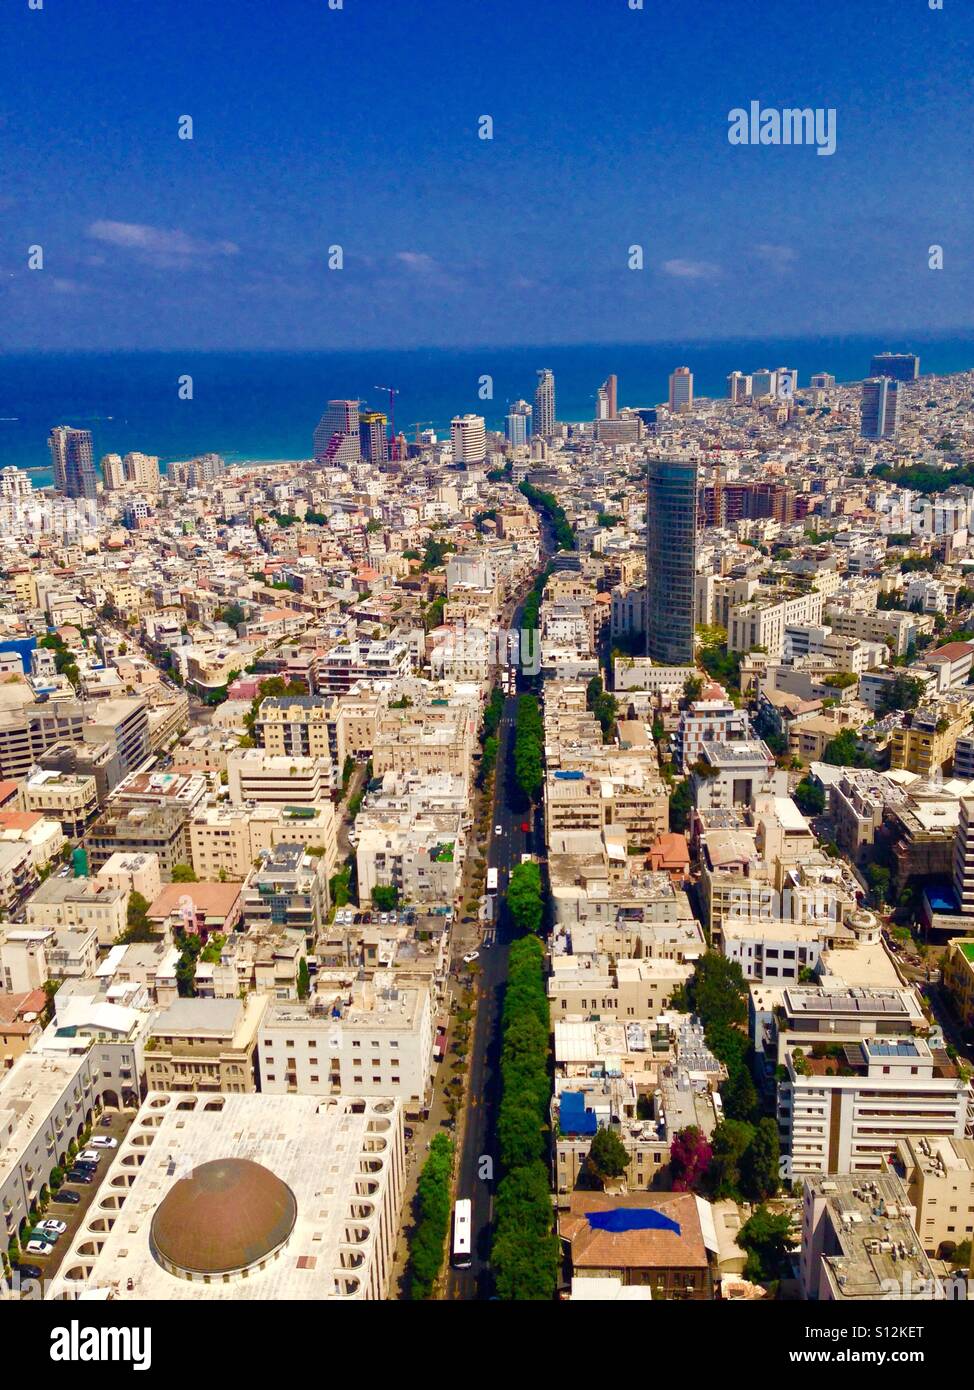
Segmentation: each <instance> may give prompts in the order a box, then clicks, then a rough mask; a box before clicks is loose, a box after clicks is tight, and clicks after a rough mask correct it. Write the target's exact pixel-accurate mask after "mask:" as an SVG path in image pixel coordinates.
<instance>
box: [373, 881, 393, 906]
mask: <svg viewBox="0 0 974 1390" xmlns="http://www.w3.org/2000/svg"><path fill="white" fill-rule="evenodd" d="M372 904H373V906H374V907H377V908H378V909H379V911H380V912H394V911H395V909H396V908H397V907H398V906H399V889H398V888H396V887H395V885H394V884H385V883H377V884H376V885H375V887H374V888H373V889H372Z"/></svg>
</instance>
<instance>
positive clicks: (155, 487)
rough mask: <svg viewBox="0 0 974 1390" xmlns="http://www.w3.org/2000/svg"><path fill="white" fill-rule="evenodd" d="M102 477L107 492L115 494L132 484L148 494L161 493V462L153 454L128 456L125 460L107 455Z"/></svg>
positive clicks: (103, 460)
mask: <svg viewBox="0 0 974 1390" xmlns="http://www.w3.org/2000/svg"><path fill="white" fill-rule="evenodd" d="M101 475H102V479H103V481H104V484H105V491H106V492H115V491H117V490H118V489H119V488H123V487H125V486H126V485H127V484H130V483H131V484H133V485H134V486H135V487H139V488H142V489H143V490H144V491H146V492H158V491H159V460H158V458H156V457H155V456H154V455H151V454H139V453H133V454H126V455H125V457H124V458H121V457H120V455H118V454H105V455H104V457H103V458H102V461H101Z"/></svg>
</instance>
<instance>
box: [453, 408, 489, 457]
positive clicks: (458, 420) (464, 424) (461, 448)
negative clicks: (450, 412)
mask: <svg viewBox="0 0 974 1390" xmlns="http://www.w3.org/2000/svg"><path fill="white" fill-rule="evenodd" d="M450 442H451V444H452V445H453V462H454V463H457V464H460V463H462V464H471V463H483V462H484V460H485V459H486V457H487V430H486V427H485V425H484V417H483V416H482V415H454V417H453V419H452V420H451V421H450Z"/></svg>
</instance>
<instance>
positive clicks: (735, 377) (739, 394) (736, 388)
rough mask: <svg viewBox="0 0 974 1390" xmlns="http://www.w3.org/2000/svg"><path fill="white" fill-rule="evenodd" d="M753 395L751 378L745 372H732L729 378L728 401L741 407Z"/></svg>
mask: <svg viewBox="0 0 974 1390" xmlns="http://www.w3.org/2000/svg"><path fill="white" fill-rule="evenodd" d="M750 394H751V378H750V377H749V376H745V375H744V373H743V372H731V374H730V376H729V377H728V378H727V399H728V400H730V401H733V402H734V404H735V405H739V404H740V402H741V401H744V400H747V398H748V396H749V395H750Z"/></svg>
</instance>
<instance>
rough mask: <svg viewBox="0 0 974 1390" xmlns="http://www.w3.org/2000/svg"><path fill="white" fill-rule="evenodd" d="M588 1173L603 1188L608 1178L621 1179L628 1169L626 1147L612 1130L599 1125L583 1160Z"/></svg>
mask: <svg viewBox="0 0 974 1390" xmlns="http://www.w3.org/2000/svg"><path fill="white" fill-rule="evenodd" d="M585 1166H586V1168H587V1170H588V1172H589V1173H590V1174H591V1175H592V1177H593V1178H595V1180H596V1181H597V1182H598V1183H600V1184H601V1185H602V1186H603V1187H604V1186H605V1184H606V1181H607V1180H608V1179H609V1178H621V1177H622V1175H623V1173H624V1172H625V1171H626V1169H627V1168H628V1167H629V1155H628V1153H627V1152H626V1146H625V1144H624V1143H623V1142H622V1140H621V1139H620V1138H619V1136H618V1134H616V1132H615V1130H614V1129H607V1128H606V1127H605V1126H604V1125H600V1126H599V1128H598V1129H597V1130H596V1131H595V1135H594V1137H593V1139H592V1147H591V1148H590V1149H589V1151H588V1157H587V1158H586V1160H585Z"/></svg>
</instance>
